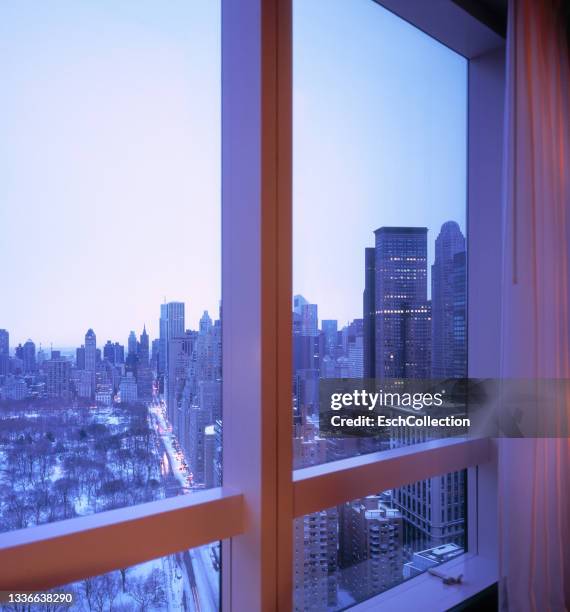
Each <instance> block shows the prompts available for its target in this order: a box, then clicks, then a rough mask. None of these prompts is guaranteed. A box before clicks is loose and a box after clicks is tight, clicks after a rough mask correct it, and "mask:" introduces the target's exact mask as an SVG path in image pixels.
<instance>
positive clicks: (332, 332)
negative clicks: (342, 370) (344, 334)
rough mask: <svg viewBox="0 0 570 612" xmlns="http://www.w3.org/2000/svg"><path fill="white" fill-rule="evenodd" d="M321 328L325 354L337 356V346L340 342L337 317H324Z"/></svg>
mask: <svg viewBox="0 0 570 612" xmlns="http://www.w3.org/2000/svg"><path fill="white" fill-rule="evenodd" d="M321 330H322V332H323V342H324V346H323V353H322V354H323V356H324V355H329V356H330V357H332V358H334V357H336V348H337V344H338V321H337V320H336V319H323V320H322V321H321Z"/></svg>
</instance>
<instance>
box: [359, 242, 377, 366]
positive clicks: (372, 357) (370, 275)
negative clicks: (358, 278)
mask: <svg viewBox="0 0 570 612" xmlns="http://www.w3.org/2000/svg"><path fill="white" fill-rule="evenodd" d="M362 315H363V320H364V337H363V342H364V378H374V377H375V376H376V334H375V328H376V323H375V321H376V249H374V248H366V249H364V294H363V296H362Z"/></svg>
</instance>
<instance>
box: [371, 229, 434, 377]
mask: <svg viewBox="0 0 570 612" xmlns="http://www.w3.org/2000/svg"><path fill="white" fill-rule="evenodd" d="M374 234H375V237H376V252H375V259H376V262H375V264H376V275H375V294H376V298H375V312H376V315H375V316H376V325H375V340H376V377H377V378H429V375H430V348H431V343H430V336H431V315H430V304H429V303H428V301H427V228H425V227H381V228H380V229H378V230H376V231H375V232H374Z"/></svg>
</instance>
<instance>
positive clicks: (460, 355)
mask: <svg viewBox="0 0 570 612" xmlns="http://www.w3.org/2000/svg"><path fill="white" fill-rule="evenodd" d="M453 269H454V272H453V369H452V373H451V376H452V377H453V378H465V377H466V376H467V253H466V252H465V251H463V252H462V253H456V254H455V257H454V258H453Z"/></svg>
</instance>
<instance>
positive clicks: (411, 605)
mask: <svg viewBox="0 0 570 612" xmlns="http://www.w3.org/2000/svg"><path fill="white" fill-rule="evenodd" d="M435 569H437V570H438V571H441V572H444V573H448V574H452V575H454V576H455V575H457V574H463V582H462V583H461V584H459V585H445V584H443V581H442V580H441V579H440V578H437V577H436V576H432V575H431V574H429V573H428V572H424V573H423V574H420V575H419V576H416V577H415V578H411V579H410V580H407V581H406V582H403V583H402V584H400V585H398V586H396V587H394V588H393V589H389V590H388V591H385V592H384V593H380V594H379V595H376V596H375V597H372V598H371V599H367V600H366V601H363V602H362V603H360V604H356V605H355V606H354V607H353V608H351V609H352V610H357V611H358V612H368V611H369V610H370V611H371V610H378V609H386V610H395V611H397V610H415V609H417V608H418V602H421V604H420V605H421V609H422V612H431V611H432V610H433V611H434V612H441V611H442V610H449V609H450V608H453V606H456V605H458V604H460V603H461V602H462V601H465V600H466V599H469V598H470V597H473V596H474V595H476V594H477V593H479V592H480V591H482V590H484V589H486V588H487V587H489V586H491V585H492V584H494V583H495V582H497V575H498V574H497V567H496V561H495V560H494V559H490V558H485V557H482V556H480V555H475V554H472V553H467V554H465V555H462V556H461V557H459V558H458V559H453V560H452V561H449V562H448V563H443V564H442V565H440V566H437V567H436V568H435Z"/></svg>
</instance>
